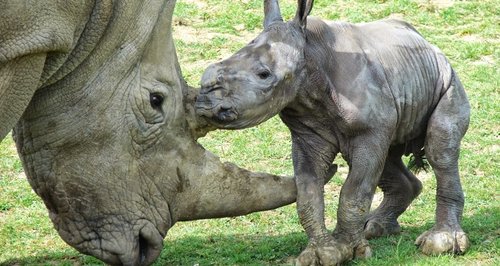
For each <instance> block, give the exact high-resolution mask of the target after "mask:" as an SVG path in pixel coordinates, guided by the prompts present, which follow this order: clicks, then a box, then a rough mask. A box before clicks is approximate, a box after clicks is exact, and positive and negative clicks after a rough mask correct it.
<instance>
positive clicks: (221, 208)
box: [175, 145, 297, 221]
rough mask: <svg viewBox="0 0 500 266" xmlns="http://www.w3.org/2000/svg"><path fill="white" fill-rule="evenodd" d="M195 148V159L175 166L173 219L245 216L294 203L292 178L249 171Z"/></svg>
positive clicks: (293, 182)
mask: <svg viewBox="0 0 500 266" xmlns="http://www.w3.org/2000/svg"><path fill="white" fill-rule="evenodd" d="M195 149H197V151H196V152H192V153H191V154H197V155H198V158H192V159H194V160H191V161H190V162H189V164H184V165H183V168H179V169H178V176H179V181H180V182H179V186H178V190H179V193H178V194H177V198H176V204H175V216H176V218H177V219H176V220H177V221H190V220H197V219H207V218H220V217H232V216H238V215H245V214H248V213H252V212H257V211H263V210H270V209H274V208H277V207H281V206H284V205H287V204H290V203H293V202H295V200H296V193H297V190H296V187H295V181H294V179H293V178H287V177H280V176H275V175H270V174H265V173H254V172H250V171H247V170H245V169H242V168H239V167H237V166H236V165H234V164H232V163H222V162H221V161H220V159H219V158H218V157H217V156H215V155H214V154H212V153H210V152H208V151H206V150H204V149H203V147H201V146H199V145H197V147H196V148H195ZM198 159H199V160H198Z"/></svg>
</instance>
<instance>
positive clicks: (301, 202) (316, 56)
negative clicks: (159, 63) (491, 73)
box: [196, 0, 470, 265]
mask: <svg viewBox="0 0 500 266" xmlns="http://www.w3.org/2000/svg"><path fill="white" fill-rule="evenodd" d="M264 2H265V8H264V10H265V21H264V31H263V32H262V33H261V34H260V35H259V36H257V38H255V39H254V40H253V41H251V42H250V43H249V44H248V45H247V46H246V47H244V48H242V49H241V50H239V51H238V52H236V54H234V55H233V56H231V57H229V58H228V59H226V60H223V61H221V62H218V63H215V64H213V65H211V66H210V67H209V68H208V69H207V70H206V71H205V73H204V74H203V77H202V80H201V85H202V89H201V91H200V95H199V96H198V98H197V103H196V105H197V111H198V113H199V114H200V115H202V116H205V117H208V118H210V119H211V121H212V122H211V123H212V124H214V125H215V126H217V127H220V128H230V129H237V128H244V127H250V126H254V125H257V124H259V123H261V122H262V121H265V120H266V119H268V118H270V117H272V116H274V115H276V114H277V113H279V115H280V117H281V119H282V120H283V122H284V123H285V124H286V125H287V126H288V127H289V129H290V131H291V134H292V154H293V163H294V171H295V178H296V182H297V190H298V191H297V193H298V195H297V208H298V214H299V218H300V221H301V224H302V225H303V227H304V229H305V231H306V233H307V235H308V237H309V244H308V246H307V248H306V249H305V250H304V251H303V252H302V253H301V254H300V256H299V257H298V259H297V264H298V265H315V264H320V265H335V264H338V263H342V262H344V261H346V260H349V259H351V258H353V256H354V257H367V256H370V254H371V250H370V247H369V245H368V242H367V241H366V239H365V238H371V237H378V236H382V235H387V234H394V233H398V232H399V231H400V226H399V224H398V221H397V218H398V216H399V215H401V213H403V212H404V211H405V210H406V208H407V207H408V206H409V204H410V203H411V201H412V200H413V199H414V198H415V197H416V196H417V195H418V194H419V193H420V191H421V186H422V185H421V183H420V181H419V180H418V179H417V178H416V177H415V176H414V175H413V174H412V173H411V172H410V171H408V169H407V168H406V166H405V165H404V164H403V162H402V160H401V157H402V155H404V154H406V155H408V154H410V153H412V154H413V155H414V156H415V162H416V163H417V164H419V165H421V164H422V162H423V159H422V158H423V156H424V155H425V156H426V157H427V159H428V161H429V163H430V165H431V166H432V168H433V169H434V173H435V175H436V178H437V196H436V199H437V209H436V223H435V225H434V227H433V228H432V229H430V230H429V231H427V232H425V233H423V234H422V235H421V236H420V237H419V238H418V239H417V241H416V244H417V245H419V246H420V248H421V249H422V251H423V252H424V253H426V254H440V253H444V252H452V253H462V252H464V251H465V250H466V249H467V247H468V245H469V241H468V239H467V236H466V234H465V233H464V232H463V230H462V228H461V226H460V220H461V215H462V210H463V205H464V196H463V192H462V188H461V185H460V179H459V174H458V162H457V161H458V156H459V146H460V140H461V139H462V137H463V135H464V134H465V132H466V130H467V127H468V123H469V109H470V107H469V103H468V100H467V97H466V95H465V91H464V88H463V87H462V85H461V83H460V81H459V79H458V77H457V75H456V73H455V72H454V71H453V69H452V68H451V66H450V64H449V62H448V61H447V59H446V58H445V56H444V55H443V54H442V53H441V52H440V51H439V50H438V49H437V48H436V47H434V46H432V45H431V44H429V43H428V42H427V41H425V40H424V38H423V37H422V36H421V35H420V34H419V33H418V32H417V31H416V30H415V29H414V28H413V27H412V26H411V25H409V24H408V23H405V22H402V21H395V20H385V21H377V22H372V23H364V24H356V25H355V24H349V23H341V22H325V21H322V20H319V19H316V18H309V19H308V18H307V16H308V14H309V12H310V11H311V9H312V5H313V1H312V0H307V1H306V0H299V1H298V9H297V13H296V16H295V18H294V19H293V21H291V22H288V23H284V22H283V20H282V18H281V14H280V10H279V6H278V2H277V1H276V0H269V1H267V0H266V1H264ZM424 148H425V149H424ZM338 153H341V154H342V156H343V157H344V158H345V159H346V161H347V163H348V164H349V174H348V176H347V179H346V181H345V184H344V185H343V187H342V190H341V192H340V203H339V207H338V212H337V226H336V229H335V231H334V232H333V235H332V234H330V233H328V231H327V229H326V227H325V222H324V200H323V178H322V177H323V176H324V175H325V173H326V172H327V169H328V167H329V165H330V164H331V162H332V161H333V160H334V158H335V156H336V155H337V154H338ZM377 185H378V186H379V187H380V188H381V189H382V191H383V192H384V199H383V201H382V203H381V205H380V206H379V207H378V208H377V209H376V210H374V211H373V212H371V213H369V211H370V204H371V201H372V198H373V194H374V191H375V188H376V187H377Z"/></svg>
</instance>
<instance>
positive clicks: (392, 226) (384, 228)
mask: <svg viewBox="0 0 500 266" xmlns="http://www.w3.org/2000/svg"><path fill="white" fill-rule="evenodd" d="M400 232H401V227H400V226H399V224H398V222H397V221H395V222H393V223H389V222H382V221H379V220H378V219H370V220H368V222H366V225H365V238H366V239H372V238H376V237H381V236H387V235H396V234H399V233H400Z"/></svg>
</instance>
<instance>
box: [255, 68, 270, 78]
mask: <svg viewBox="0 0 500 266" xmlns="http://www.w3.org/2000/svg"><path fill="white" fill-rule="evenodd" d="M257 76H258V77H259V78H260V79H267V78H269V77H270V76H271V72H269V71H267V70H263V71H260V72H259V73H257Z"/></svg>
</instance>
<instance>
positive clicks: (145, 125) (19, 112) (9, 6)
mask: <svg viewBox="0 0 500 266" xmlns="http://www.w3.org/2000/svg"><path fill="white" fill-rule="evenodd" d="M174 5H175V1H173V0H170V1H165V0H149V1H125V0H123V1H111V0H104V1H56V0H53V1H22V0H18V1H3V0H1V1H0V25H1V26H0V140H1V139H3V138H4V137H5V136H6V134H7V133H8V132H9V131H10V130H11V129H12V128H14V131H13V136H14V138H15V141H16V144H17V148H18V152H19V155H20V157H21V160H22V163H23V166H24V169H25V172H26V176H27V178H28V180H29V182H30V184H31V186H32V187H33V189H34V190H35V191H36V193H37V194H38V195H39V196H40V197H41V198H42V199H43V201H44V203H45V205H46V206H47V208H48V211H49V215H50V218H51V220H52V222H53V223H54V226H55V228H56V229H57V231H58V233H59V234H60V236H61V237H62V239H63V240H64V241H66V242H67V243H68V244H69V245H71V246H73V247H74V248H76V249H77V250H79V251H80V252H83V253H85V254H90V255H92V256H95V257H97V258H99V259H101V260H103V261H104V262H106V263H109V264H123V265H147V264H150V263H151V262H153V261H154V260H155V259H156V258H157V257H158V255H159V253H160V251H161V249H162V245H163V243H162V241H163V238H164V236H165V235H166V233H167V230H168V229H169V228H170V227H172V225H173V224H174V223H175V222H177V221H184V220H193V219H201V218H212V217H223V216H235V215H241V214H246V213H250V212H254V211H259V210H265V209H272V208H275V207H278V206H282V205H285V204H288V203H291V202H294V201H295V197H296V188H295V182H294V181H293V179H291V178H283V177H279V176H274V175H268V174H261V173H252V172H249V171H246V170H244V169H240V168H238V167H236V166H235V165H233V164H230V163H225V164H223V163H221V162H220V161H219V159H218V158H217V157H216V156H214V155H213V154H211V153H210V152H207V151H205V150H204V149H203V147H201V146H200V145H199V144H198V143H197V142H196V139H197V138H198V137H199V136H201V135H203V134H205V133H206V132H207V131H208V130H209V129H210V128H209V127H208V126H206V124H204V123H203V121H202V120H199V119H197V118H196V116H195V115H194V108H193V107H192V105H193V102H194V96H195V93H194V91H193V90H192V89H189V88H188V87H187V85H186V83H185V82H184V80H183V79H182V76H181V72H180V68H179V64H178V61H177V56H176V53H175V48H174V45H173V41H172V35H171V22H172V12H173V9H174Z"/></svg>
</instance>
